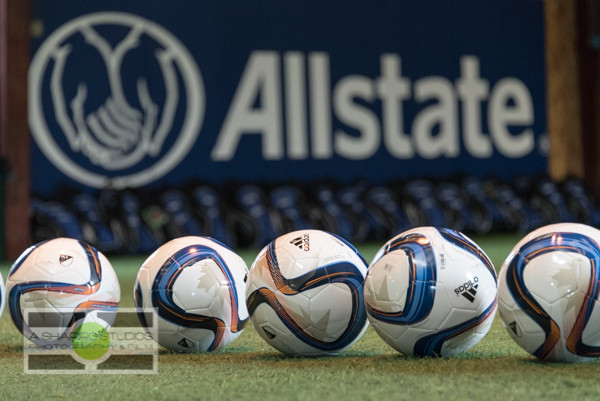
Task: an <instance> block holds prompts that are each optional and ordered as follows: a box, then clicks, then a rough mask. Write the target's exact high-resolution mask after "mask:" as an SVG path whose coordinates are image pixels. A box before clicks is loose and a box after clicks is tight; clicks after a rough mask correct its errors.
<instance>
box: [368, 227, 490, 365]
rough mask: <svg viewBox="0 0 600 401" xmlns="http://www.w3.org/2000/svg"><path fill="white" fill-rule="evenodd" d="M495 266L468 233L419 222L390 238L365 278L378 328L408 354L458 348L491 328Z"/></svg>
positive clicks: (453, 351)
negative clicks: (419, 225) (424, 225)
mask: <svg viewBox="0 0 600 401" xmlns="http://www.w3.org/2000/svg"><path fill="white" fill-rule="evenodd" d="M496 295H497V290H496V272H495V270H494V266H493V265H492V263H491V261H490V260H489V258H488V257H487V256H486V254H485V253H484V252H483V251H482V250H481V249H480V248H479V246H477V245H476V244H475V243H474V242H473V241H471V240H470V239H469V238H467V237H466V236H465V235H463V234H461V233H459V232H457V231H454V230H450V229H445V228H434V227H420V228H414V229H411V230H408V231H405V232H403V233H402V234H400V235H397V236H396V237H394V238H392V239H391V240H389V241H388V242H387V243H386V244H385V245H384V246H383V247H382V248H381V249H380V250H379V251H378V252H377V253H376V255H375V257H374V259H373V261H372V262H371V264H370V266H369V271H368V273H367V277H366V279H365V290H364V296H365V304H366V308H367V315H368V317H369V320H370V322H371V325H372V326H373V327H374V329H375V331H376V332H377V334H379V336H380V337H381V338H383V340H384V341H385V342H386V343H388V344H389V345H390V346H392V347H393V348H395V349H396V350H398V351H399V352H401V353H402V354H405V355H414V356H453V355H457V354H459V353H461V352H464V351H466V350H468V349H469V348H471V347H472V346H474V345H475V344H476V343H477V342H479V340H481V339H482V338H483V337H484V336H485V334H486V333H487V332H488V330H489V328H490V326H491V324H492V322H493V319H494V316H495V312H496V306H497V297H496Z"/></svg>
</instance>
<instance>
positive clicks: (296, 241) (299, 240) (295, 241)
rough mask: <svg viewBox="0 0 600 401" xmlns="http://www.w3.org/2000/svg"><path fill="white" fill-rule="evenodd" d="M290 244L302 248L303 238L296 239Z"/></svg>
mask: <svg viewBox="0 0 600 401" xmlns="http://www.w3.org/2000/svg"><path fill="white" fill-rule="evenodd" d="M290 244H292V245H294V246H297V247H298V248H302V237H296V238H294V239H293V240H291V241H290Z"/></svg>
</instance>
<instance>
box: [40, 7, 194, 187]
mask: <svg viewBox="0 0 600 401" xmlns="http://www.w3.org/2000/svg"><path fill="white" fill-rule="evenodd" d="M204 108H205V99H204V85H203V82H202V77H201V75H200V72H199V70H198V67H197V66H196V63H195V61H194V59H193V58H192V56H191V55H190V54H189V52H188V50H187V49H186V48H185V47H184V46H183V44H182V43H181V42H180V41H179V40H178V39H177V38H176V37H175V36H173V35H172V34H171V33H170V32H169V31H167V30H166V29H164V28H163V27H161V26H159V25H157V24H156V23H154V22H152V21H149V20H147V19H144V18H141V17H139V16H136V15H132V14H126V13H120V12H102V13H94V14H88V15H84V16H81V17H78V18H75V19H73V20H71V21H69V22H67V23H66V24H64V25H63V26H61V27H60V28H58V29H57V30H56V31H54V32H53V33H52V34H51V35H50V36H48V38H46V40H45V41H44V42H43V43H42V45H41V46H40V48H39V50H38V51H37V52H36V54H35V56H34V58H33V60H32V63H31V67H30V70H29V125H30V128H31V131H32V135H33V137H34V138H35V141H36V142H37V144H38V146H39V147H40V149H41V150H42V152H43V153H44V155H45V156H46V157H47V158H48V159H49V160H50V161H51V162H52V163H53V164H54V165H55V166H56V167H57V168H58V169H59V170H61V171H62V172H63V173H64V174H65V175H67V176H69V177H71V178H73V179H74V180H76V181H78V182H80V183H83V184H85V185H88V186H91V187H96V188H101V187H104V186H106V185H111V186H113V187H115V188H122V187H126V186H132V187H136V186H141V185H144V184H147V183H149V182H152V181H154V180H156V179H157V178H159V177H161V176H163V175H165V174H166V173H168V172H169V171H170V170H171V169H173V168H174V167H175V166H176V165H177V164H179V162H180V161H181V160H182V159H183V158H184V157H185V156H186V155H187V153H188V152H189V150H190V149H191V147H192V146H193V144H194V142H195V140H196V137H197V136H198V133H199V131H200V128H201V126H202V120H203V118H204Z"/></svg>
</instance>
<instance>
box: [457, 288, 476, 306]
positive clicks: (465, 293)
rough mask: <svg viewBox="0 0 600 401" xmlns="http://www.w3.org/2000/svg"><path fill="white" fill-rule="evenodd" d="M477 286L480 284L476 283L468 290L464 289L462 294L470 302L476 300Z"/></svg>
mask: <svg viewBox="0 0 600 401" xmlns="http://www.w3.org/2000/svg"><path fill="white" fill-rule="evenodd" d="M477 287H478V284H475V285H474V286H473V287H471V288H469V289H468V290H466V291H463V292H462V293H461V294H460V295H462V296H463V297H465V298H467V299H468V300H469V301H470V302H473V301H475V295H477Z"/></svg>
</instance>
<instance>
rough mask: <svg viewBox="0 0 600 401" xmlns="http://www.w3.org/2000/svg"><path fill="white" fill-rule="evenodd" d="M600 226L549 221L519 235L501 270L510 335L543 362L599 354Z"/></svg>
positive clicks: (502, 309) (501, 297)
mask: <svg viewBox="0 0 600 401" xmlns="http://www.w3.org/2000/svg"><path fill="white" fill-rule="evenodd" d="M599 267H600V230H597V229H595V228H593V227H590V226H587V225H584V224H576V223H559V224H551V225H547V226H545V227H541V228H539V229H537V230H534V231H532V232H531V233H529V234H528V235H526V236H525V237H524V238H523V239H521V240H520V241H519V242H518V243H517V244H516V245H515V247H514V248H513V249H512V251H511V252H510V254H509V255H508V257H507V258H506V260H505V261H504V263H503V265H502V268H501V270H500V275H499V283H498V298H499V307H498V310H499V313H500V318H501V319H502V322H503V323H504V326H505V327H506V330H507V331H508V334H510V336H511V337H512V339H513V340H515V342H516V343H517V344H519V345H520V346H521V347H522V348H523V349H524V350H526V351H527V352H529V353H530V354H533V355H535V356H536V357H538V358H539V359H541V360H545V361H560V362H584V361H588V360H590V359H591V358H595V357H598V356H600V305H598V296H599V295H600V270H599Z"/></svg>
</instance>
